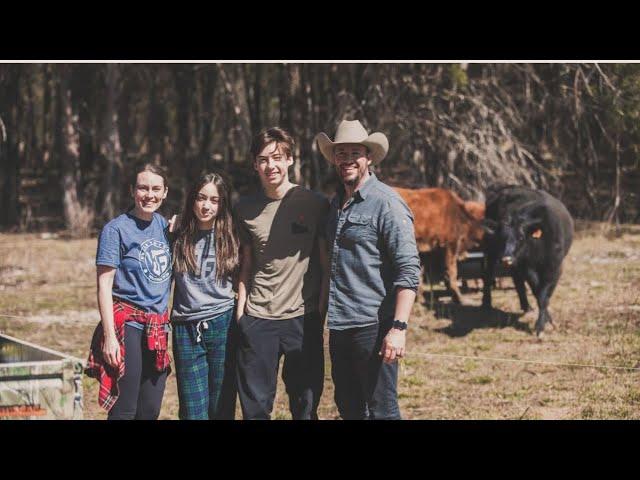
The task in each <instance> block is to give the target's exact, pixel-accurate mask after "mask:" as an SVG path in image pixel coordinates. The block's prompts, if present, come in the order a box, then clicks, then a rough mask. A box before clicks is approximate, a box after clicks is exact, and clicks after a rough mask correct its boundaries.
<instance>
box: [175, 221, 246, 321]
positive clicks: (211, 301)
mask: <svg viewBox="0 0 640 480" xmlns="http://www.w3.org/2000/svg"><path fill="white" fill-rule="evenodd" d="M195 256H196V264H197V266H198V270H199V272H197V274H196V275H194V274H192V273H177V272H176V273H174V278H175V281H176V286H175V291H174V296H173V310H172V312H171V321H173V322H193V321H200V320H205V319H210V318H213V317H216V316H218V315H220V314H221V313H224V312H226V311H227V310H229V309H230V308H233V302H234V292H233V288H232V283H231V278H226V279H224V280H222V281H221V283H216V280H215V272H216V254H215V238H214V231H213V230H200V231H199V232H198V234H197V237H196V244H195Z"/></svg>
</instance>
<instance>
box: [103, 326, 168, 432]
mask: <svg viewBox="0 0 640 480" xmlns="http://www.w3.org/2000/svg"><path fill="white" fill-rule="evenodd" d="M146 343H147V338H146V336H145V334H144V332H143V331H142V330H140V329H137V328H135V327H132V326H130V325H125V326H124V349H125V351H124V375H123V376H122V378H121V379H120V381H119V382H118V389H119V395H118V400H117V401H116V403H114V404H113V407H111V410H109V415H108V417H107V420H156V419H157V418H158V415H160V406H161V405H162V396H163V395H164V387H165V384H166V382H167V374H168V370H165V371H164V372H158V371H157V370H156V366H155V361H156V353H155V352H152V351H150V350H149V349H148V348H147V346H146Z"/></svg>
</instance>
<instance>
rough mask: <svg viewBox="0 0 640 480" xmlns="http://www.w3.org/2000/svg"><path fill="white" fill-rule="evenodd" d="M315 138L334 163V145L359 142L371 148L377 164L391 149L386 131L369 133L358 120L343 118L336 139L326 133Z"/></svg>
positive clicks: (373, 159) (370, 150) (372, 161)
mask: <svg viewBox="0 0 640 480" xmlns="http://www.w3.org/2000/svg"><path fill="white" fill-rule="evenodd" d="M315 140H316V141H317V142H318V147H320V151H321V152H322V155H323V156H324V158H326V159H327V160H328V161H329V163H333V147H335V146H336V145H340V144H344V143H358V144H360V145H364V146H365V147H367V148H368V149H369V152H370V158H371V163H373V164H374V165H377V164H378V163H380V162H381V161H382V159H383V158H384V157H385V156H386V155H387V152H388V151H389V140H387V137H386V136H385V134H384V133H380V132H375V133H372V134H371V135H369V134H368V133H367V131H366V130H365V129H364V127H363V126H362V124H361V123H360V122H359V121H358V120H343V121H342V122H340V125H338V129H337V130H336V137H335V141H334V142H332V141H331V140H330V139H329V137H328V136H327V134H326V133H324V132H322V133H319V134H318V135H316V138H315Z"/></svg>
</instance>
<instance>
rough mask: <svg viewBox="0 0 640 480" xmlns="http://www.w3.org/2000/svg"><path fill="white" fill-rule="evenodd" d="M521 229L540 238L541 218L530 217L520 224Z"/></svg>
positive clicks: (528, 234)
mask: <svg viewBox="0 0 640 480" xmlns="http://www.w3.org/2000/svg"><path fill="white" fill-rule="evenodd" d="M522 229H523V230H524V232H525V233H526V234H527V236H531V237H533V238H540V237H541V236H542V220H541V219H540V218H530V219H529V220H527V221H526V222H524V223H523V224H522Z"/></svg>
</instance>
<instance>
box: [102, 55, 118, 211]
mask: <svg viewBox="0 0 640 480" xmlns="http://www.w3.org/2000/svg"><path fill="white" fill-rule="evenodd" d="M105 73H106V75H105V87H106V105H105V115H104V120H103V128H102V135H101V136H102V140H101V142H100V154H101V155H102V158H103V159H104V162H105V163H104V165H105V169H104V172H103V175H102V199H103V201H102V208H101V211H100V214H101V217H102V220H103V221H108V220H109V219H111V218H114V217H115V216H116V212H117V211H118V210H119V208H120V192H121V188H120V187H121V185H122V147H121V145H120V129H119V119H118V111H119V103H120V102H119V95H118V91H119V87H120V65H118V64H115V63H108V64H107V65H106V72H105Z"/></svg>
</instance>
